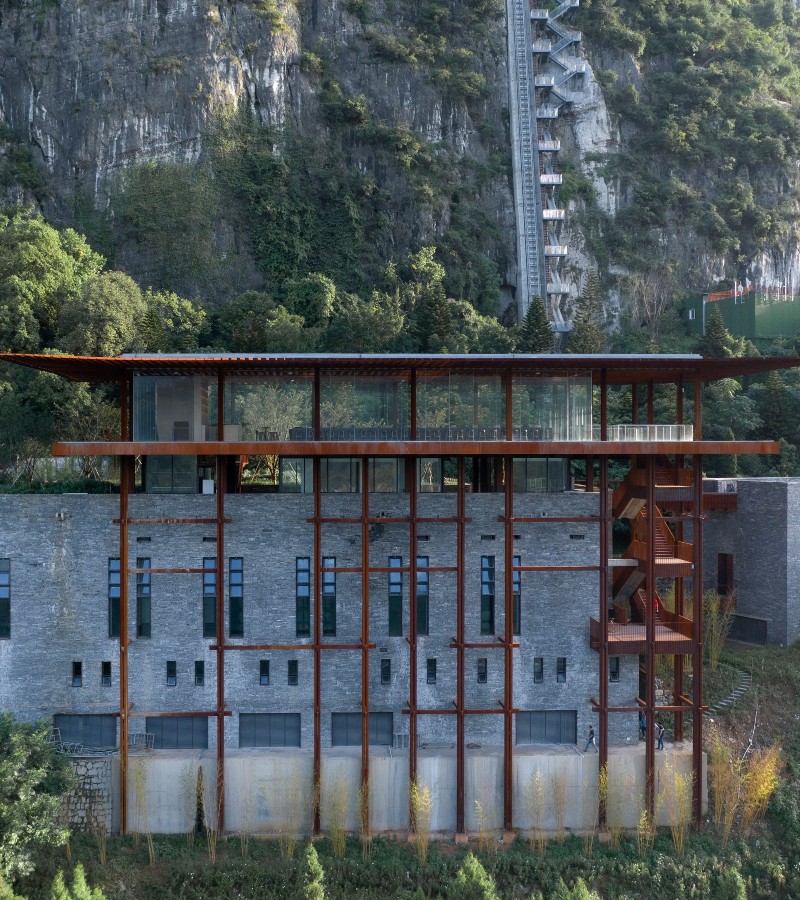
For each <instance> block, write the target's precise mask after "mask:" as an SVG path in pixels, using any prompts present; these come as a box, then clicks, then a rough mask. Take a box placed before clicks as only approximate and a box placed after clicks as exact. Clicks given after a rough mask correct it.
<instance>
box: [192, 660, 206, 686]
mask: <svg viewBox="0 0 800 900" xmlns="http://www.w3.org/2000/svg"><path fill="white" fill-rule="evenodd" d="M205 683H206V663H205V660H204V659H196V660H195V661H194V686H195V687H204V686H205Z"/></svg>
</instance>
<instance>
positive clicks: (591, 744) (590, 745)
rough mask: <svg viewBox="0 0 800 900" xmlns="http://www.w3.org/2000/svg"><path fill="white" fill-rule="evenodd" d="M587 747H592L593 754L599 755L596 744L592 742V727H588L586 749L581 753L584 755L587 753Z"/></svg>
mask: <svg viewBox="0 0 800 900" xmlns="http://www.w3.org/2000/svg"><path fill="white" fill-rule="evenodd" d="M589 747H594V752H595V753H599V752H600V751H599V750H598V749H597V744H596V743H595V741H594V727H593V726H592V725H590V726H589V735H588V739H587V741H586V749H585V750H584V751H583V752H584V753H588V752H589Z"/></svg>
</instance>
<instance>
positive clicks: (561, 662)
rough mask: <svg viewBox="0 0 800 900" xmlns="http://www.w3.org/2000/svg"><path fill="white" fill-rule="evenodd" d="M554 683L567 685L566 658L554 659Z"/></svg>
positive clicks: (558, 657)
mask: <svg viewBox="0 0 800 900" xmlns="http://www.w3.org/2000/svg"><path fill="white" fill-rule="evenodd" d="M556 683H557V684H566V683H567V657H566V656H557V657H556Z"/></svg>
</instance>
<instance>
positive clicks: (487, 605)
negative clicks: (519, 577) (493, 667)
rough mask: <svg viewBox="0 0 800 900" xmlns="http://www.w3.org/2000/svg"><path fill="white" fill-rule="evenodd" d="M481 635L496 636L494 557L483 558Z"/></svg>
mask: <svg viewBox="0 0 800 900" xmlns="http://www.w3.org/2000/svg"><path fill="white" fill-rule="evenodd" d="M481 634H494V557H493V556H482V557H481Z"/></svg>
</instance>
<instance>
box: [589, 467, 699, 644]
mask: <svg viewBox="0 0 800 900" xmlns="http://www.w3.org/2000/svg"><path fill="white" fill-rule="evenodd" d="M646 479H647V471H646V469H643V468H633V469H631V471H630V472H629V473H628V475H627V476H626V477H625V479H624V480H623V481H622V483H621V484H620V486H619V487H618V488H617V489H616V491H614V496H613V499H612V514H613V517H614V518H615V519H630V520H631V525H632V536H631V542H630V544H629V545H628V548H627V549H626V550H625V552H624V553H623V554H622V557H621V561H622V560H624V562H623V563H622V564H621V565H618V566H617V567H615V574H614V578H613V585H612V590H611V597H612V598H613V601H614V602H615V603H616V602H618V601H628V602H629V603H630V605H631V608H632V612H633V621H632V622H631V623H630V624H621V623H618V622H616V621H615V622H609V652H610V653H613V654H615V655H618V654H619V655H622V654H640V653H644V652H645V651H646V625H647V616H648V604H647V582H646V571H647V556H648V532H649V528H648V525H649V522H648V509H647V505H646V500H645V497H646V493H647V481H646ZM655 497H656V500H657V501H658V502H659V503H661V504H662V505H663V504H667V505H668V506H669V507H670V508H671V507H672V505H673V504H675V505H681V506H682V505H684V504H686V503H688V502H690V501H691V498H692V473H691V470H690V469H682V468H677V467H675V466H672V465H671V464H670V463H669V462H668V461H667V460H659V462H658V465H657V467H656V470H655ZM655 515H656V523H655V545H654V569H655V575H656V578H684V577H690V576H691V575H692V572H693V567H692V549H693V548H692V545H691V544H690V543H687V542H685V541H680V540H677V539H676V537H675V535H674V534H673V532H672V530H671V529H670V527H669V525H668V524H667V523H666V522H665V521H664V520H663V518H662V513H661V508H660V507H659V506H656V507H655ZM653 614H654V615H655V623H656V628H655V639H656V645H657V652H659V653H690V652H691V646H692V641H691V636H692V621H691V619H688V618H686V617H685V616H683V615H679V614H678V613H675V612H672V611H670V610H668V609H666V608H665V607H664V604H663V603H662V601H661V598H660V597H659V595H658V592H657V591H656V589H655V585H653ZM599 633H600V623H599V622H598V621H597V620H595V619H592V620H591V622H590V642H591V645H592V647H593V648H595V649H597V646H598V642H599Z"/></svg>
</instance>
